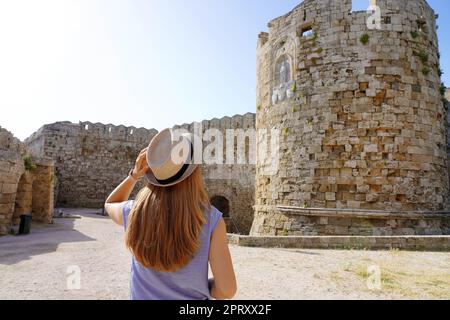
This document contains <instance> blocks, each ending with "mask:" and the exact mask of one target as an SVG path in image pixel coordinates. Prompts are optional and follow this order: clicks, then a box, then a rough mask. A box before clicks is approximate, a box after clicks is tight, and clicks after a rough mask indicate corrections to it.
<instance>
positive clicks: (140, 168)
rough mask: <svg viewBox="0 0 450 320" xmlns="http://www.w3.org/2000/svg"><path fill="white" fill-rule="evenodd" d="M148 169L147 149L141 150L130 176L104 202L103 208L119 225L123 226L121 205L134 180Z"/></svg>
mask: <svg viewBox="0 0 450 320" xmlns="http://www.w3.org/2000/svg"><path fill="white" fill-rule="evenodd" d="M147 171H148V165H147V149H144V150H142V151H141V152H140V153H139V156H138V158H137V160H136V164H135V166H134V169H133V172H132V174H131V176H128V177H127V178H126V179H125V180H124V181H122V183H121V184H119V186H118V187H117V188H116V189H114V191H113V192H112V193H111V194H110V195H109V197H108V199H106V202H105V210H106V212H107V213H108V215H109V216H110V217H111V219H112V220H113V221H114V222H115V223H117V224H118V225H120V226H123V215H122V212H123V205H124V202H125V201H127V200H128V199H129V198H130V194H131V192H132V191H133V189H134V186H135V185H136V182H137V181H138V180H139V179H140V178H142V177H143V176H144V175H145V174H146V173H147Z"/></svg>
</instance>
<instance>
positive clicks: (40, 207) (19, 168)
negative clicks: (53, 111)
mask: <svg viewBox="0 0 450 320" xmlns="http://www.w3.org/2000/svg"><path fill="white" fill-rule="evenodd" d="M27 155H28V151H27V149H26V147H25V145H24V144H23V143H22V142H21V141H20V140H19V139H17V138H15V137H14V136H13V135H12V134H11V133H10V132H9V131H7V130H5V129H3V128H1V127H0V235H5V234H8V233H9V232H10V230H11V227H12V225H14V224H17V223H19V221H20V216H21V215H23V214H31V215H32V217H33V220H34V221H37V222H43V223H50V222H51V221H52V217H53V172H54V167H53V163H52V162H51V161H49V160H46V159H41V158H34V159H33V162H34V165H35V168H25V165H24V159H25V157H27Z"/></svg>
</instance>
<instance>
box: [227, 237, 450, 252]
mask: <svg viewBox="0 0 450 320" xmlns="http://www.w3.org/2000/svg"><path fill="white" fill-rule="evenodd" d="M228 241H229V243H230V244H233V245H237V246H243V247H261V248H303V249H344V250H350V249H355V250H356V249H360V250H364V249H367V250H390V249H401V250H412V251H450V236H261V237H259V236H244V235H236V234H228Z"/></svg>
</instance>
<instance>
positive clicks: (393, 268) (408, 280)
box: [329, 250, 450, 300]
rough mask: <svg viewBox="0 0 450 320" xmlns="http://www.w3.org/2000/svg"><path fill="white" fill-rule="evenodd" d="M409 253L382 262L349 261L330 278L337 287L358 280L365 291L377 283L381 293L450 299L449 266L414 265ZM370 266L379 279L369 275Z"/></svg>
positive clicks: (391, 255)
mask: <svg viewBox="0 0 450 320" xmlns="http://www.w3.org/2000/svg"><path fill="white" fill-rule="evenodd" d="M407 254H408V253H405V252H403V251H398V250H391V251H390V252H389V253H388V257H383V258H381V259H369V258H364V259H360V260H357V261H354V262H347V263H345V264H344V265H343V266H342V267H341V268H340V272H339V271H338V273H333V274H330V276H329V279H330V280H331V281H333V282H335V283H338V284H342V281H358V282H359V284H360V285H361V286H362V287H364V288H365V290H371V289H370V286H369V285H370V283H371V281H373V280H376V281H377V283H379V284H380V285H381V286H380V288H379V289H380V290H378V291H380V292H383V293H388V294H393V295H398V296H401V297H403V298H406V299H433V300H434V299H450V265H449V266H447V267H442V266H433V265H424V264H415V263H414V261H411V259H409V258H408V256H407ZM405 260H407V261H405ZM371 266H374V267H375V268H377V269H378V270H379V271H380V274H379V278H377V279H376V278H375V277H377V275H376V274H374V273H372V272H370V269H369V268H370V267H371ZM372 290H374V289H372Z"/></svg>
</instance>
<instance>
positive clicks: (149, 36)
mask: <svg viewBox="0 0 450 320" xmlns="http://www.w3.org/2000/svg"><path fill="white" fill-rule="evenodd" d="M300 2H301V1H300V0H190V1H187V0H0V126H2V127H4V128H6V129H8V130H9V131H12V132H13V133H14V134H15V135H16V136H17V137H19V138H20V139H24V138H26V137H28V136H29V135H30V134H31V133H33V132H34V131H36V130H37V129H39V127H41V126H42V125H43V124H46V123H52V122H56V121H72V122H78V121H80V120H82V121H91V122H102V123H105V124H107V123H112V124H116V125H119V124H124V125H134V126H137V127H141V126H142V127H146V128H156V129H162V128H164V127H170V126H172V125H174V124H182V123H185V122H187V123H189V122H192V121H200V120H203V119H212V118H214V117H222V116H225V115H228V116H232V115H234V114H238V113H239V114H243V113H246V112H254V111H255V109H256V107H255V87H256V83H255V82H256V80H255V78H256V75H255V69H256V39H257V35H258V33H259V32H260V31H266V30H267V22H268V21H269V20H271V19H273V18H275V17H278V16H280V15H283V14H285V13H286V12H288V11H289V10H291V9H292V8H293V7H295V6H296V5H297V4H298V3H300ZM428 2H429V3H430V5H431V6H432V7H433V8H434V9H435V11H436V13H439V15H440V18H439V20H438V24H439V37H440V51H441V64H442V68H443V70H444V72H445V74H444V77H443V79H444V82H445V83H446V84H447V86H450V32H449V31H450V17H449V15H450V2H449V1H448V0H429V1H428Z"/></svg>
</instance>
